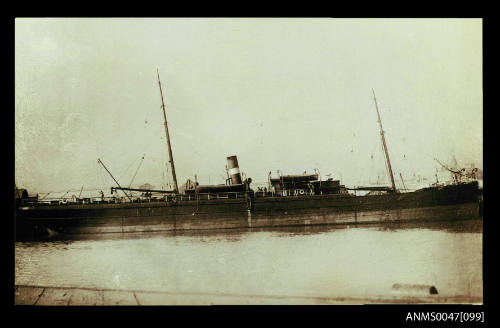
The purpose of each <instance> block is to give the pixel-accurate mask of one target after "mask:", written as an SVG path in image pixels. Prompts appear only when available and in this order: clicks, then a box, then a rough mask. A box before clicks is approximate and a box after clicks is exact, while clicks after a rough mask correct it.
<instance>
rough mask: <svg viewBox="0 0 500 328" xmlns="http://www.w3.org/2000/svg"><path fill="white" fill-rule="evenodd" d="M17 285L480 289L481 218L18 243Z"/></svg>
mask: <svg viewBox="0 0 500 328" xmlns="http://www.w3.org/2000/svg"><path fill="white" fill-rule="evenodd" d="M15 283H16V285H40V286H67V287H69V286H71V287H94V288H113V289H126V290H153V291H168V292H182V293H184V292H189V293H191V292H194V293H222V294H240V295H279V296H322V297H370V296H384V295H385V296H390V295H391V288H392V285H393V284H394V283H411V284H430V285H434V286H436V287H437V289H438V291H439V294H440V295H442V296H456V295H468V296H478V297H482V293H483V288H482V221H475V220H469V221H462V222H454V223H437V224H436V223H433V224H425V225H424V226H422V225H419V226H411V225H410V226H409V225H397V224H393V225H387V226H384V227H381V226H366V227H352V228H342V229H340V228H331V227H298V228H286V229H273V230H252V231H250V230H245V231H223V232H216V233H213V232H212V233H207V232H204V233H199V232H198V233H183V234H179V233H175V234H173V233H148V234H119V235H116V234H106V235H92V236H78V237H75V238H73V240H59V241H43V242H17V243H16V245H15Z"/></svg>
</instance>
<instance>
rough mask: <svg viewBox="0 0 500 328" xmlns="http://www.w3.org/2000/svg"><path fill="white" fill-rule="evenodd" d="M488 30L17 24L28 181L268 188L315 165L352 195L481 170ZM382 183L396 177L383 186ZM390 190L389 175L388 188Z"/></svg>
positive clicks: (192, 22) (18, 148)
mask: <svg viewBox="0 0 500 328" xmlns="http://www.w3.org/2000/svg"><path fill="white" fill-rule="evenodd" d="M481 30H482V23H481V20H480V19H181V18H178V19H16V29H15V106H16V107H15V156H16V158H15V177H16V184H17V185H18V186H22V187H26V188H28V189H29V190H35V191H38V192H49V191H66V190H68V189H72V190H75V189H77V190H78V189H80V188H81V186H82V185H83V186H84V188H109V187H110V186H111V185H113V182H112V180H111V179H110V178H109V176H108V175H107V173H106V172H105V171H104V169H103V168H102V167H101V166H100V165H99V164H97V158H101V159H102V160H103V162H104V163H105V164H106V165H107V167H108V168H109V169H110V170H111V172H112V173H113V174H114V175H115V177H116V178H117V179H118V181H119V182H120V184H122V185H125V186H128V185H129V184H130V182H131V180H132V177H133V176H134V173H135V171H136V169H137V167H138V166H139V163H140V157H141V156H142V155H144V154H145V159H144V162H143V163H142V166H141V168H140V170H139V171H138V173H137V176H136V178H135V180H134V183H133V185H138V184H142V183H145V182H148V183H150V184H152V185H154V186H156V187H161V185H162V183H163V175H165V180H166V181H171V180H172V179H171V178H170V170H169V171H168V172H166V166H165V162H166V159H167V156H168V155H167V148H166V143H165V132H164V127H163V114H162V112H161V107H160V106H161V99H160V93H159V88H158V82H157V77H156V69H157V68H158V70H159V72H160V77H161V81H162V85H163V87H164V90H163V92H164V97H165V101H166V106H167V118H168V122H169V128H170V137H171V140H172V150H173V156H174V160H175V165H176V171H177V180H178V181H179V185H180V184H182V183H183V182H184V181H185V180H186V179H187V178H189V177H190V178H193V176H194V174H197V175H198V180H199V181H200V183H202V184H205V183H209V182H210V183H212V184H215V183H223V182H224V176H225V169H224V166H225V165H226V157H227V156H229V155H237V156H238V159H239V164H240V168H241V170H242V171H243V172H245V173H246V175H247V176H249V177H252V179H253V180H254V181H256V182H266V181H267V173H268V172H269V171H272V172H273V175H274V176H276V170H277V169H279V170H281V172H283V174H297V173H302V172H303V171H305V170H307V172H311V173H312V172H313V169H314V168H318V169H319V170H320V172H321V174H323V175H325V174H328V173H331V174H332V176H333V177H335V178H341V179H342V181H343V183H345V184H347V185H359V184H367V183H369V182H373V181H374V180H376V176H377V175H384V174H385V173H384V172H385V166H384V159H383V155H382V149H381V145H380V135H379V127H378V124H377V116H376V111H375V106H374V102H373V95H372V88H373V89H374V90H375V93H376V95H377V99H378V102H379V108H380V111H381V116H382V120H383V124H384V130H385V131H386V137H387V144H388V147H389V152H390V155H391V161H392V165H393V170H394V172H395V174H396V175H398V176H399V172H401V173H402V174H403V176H406V177H408V178H410V177H411V176H412V175H413V174H420V175H423V176H427V177H433V176H434V173H435V169H436V167H438V165H437V163H436V162H435V161H433V159H432V158H433V157H437V158H439V159H441V160H442V161H444V162H447V163H451V159H452V158H453V157H455V158H456V160H457V162H458V163H459V165H462V166H470V165H471V163H474V164H475V165H477V166H479V167H482V156H483V154H482V147H483V129H482V120H483V101H482V32H481ZM385 178H387V177H386V176H385ZM387 181H388V180H387Z"/></svg>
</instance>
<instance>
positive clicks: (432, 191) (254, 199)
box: [16, 74, 482, 238]
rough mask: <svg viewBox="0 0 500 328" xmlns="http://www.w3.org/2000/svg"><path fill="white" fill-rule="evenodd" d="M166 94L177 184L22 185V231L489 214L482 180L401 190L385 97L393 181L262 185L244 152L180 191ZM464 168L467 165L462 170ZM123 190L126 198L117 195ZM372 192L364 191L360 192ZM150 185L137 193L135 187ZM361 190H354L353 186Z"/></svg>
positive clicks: (292, 179) (291, 178) (298, 178)
mask: <svg viewBox="0 0 500 328" xmlns="http://www.w3.org/2000/svg"><path fill="white" fill-rule="evenodd" d="M158 84H159V87H160V95H161V99H162V109H163V116H164V125H165V133H166V140H167V148H168V154H169V163H170V168H171V172H172V177H173V182H174V188H173V190H169V191H165V190H153V189H134V188H124V187H121V186H120V184H119V183H118V181H117V180H116V179H115V178H114V177H113V175H112V174H111V172H110V171H109V170H108V169H107V168H106V166H105V165H104V163H103V162H102V161H101V160H100V159H98V162H99V163H100V164H101V165H102V166H103V168H104V169H105V170H106V171H107V172H108V173H109V175H110V176H111V177H112V178H113V180H114V181H115V182H116V185H117V186H116V187H111V193H112V194H113V195H114V196H113V197H111V198H110V197H104V196H102V197H101V198H100V199H95V198H83V199H82V198H79V197H78V198H73V199H69V200H67V199H66V200H55V201H52V202H51V203H49V204H47V203H44V202H42V201H40V200H38V199H37V198H35V199H34V198H32V197H31V198H30V197H28V193H27V191H26V190H21V189H17V187H16V204H17V205H16V235H17V238H24V237H28V236H33V235H38V234H42V235H47V234H50V235H56V234H65V233H68V234H71V233H76V234H85V233H124V232H148V231H179V230H190V229H227V228H254V227H276V226H297V225H300V226H304V225H305V226H307V225H320V224H326V225H356V224H366V223H386V222H403V221H414V220H460V219H475V218H478V217H482V193H481V190H480V189H479V186H478V182H477V181H474V180H473V179H472V180H473V181H470V180H471V179H469V181H466V182H462V181H459V180H458V178H457V179H455V181H454V183H453V184H449V185H439V184H435V185H433V186H430V187H427V188H423V189H419V190H416V191H413V192H400V191H398V190H397V189H396V185H395V182H394V176H393V172H392V166H391V162H390V159H389V154H388V151H387V144H386V141H385V136H384V130H383V127H382V121H381V119H380V113H379V110H378V105H377V100H376V98H375V93H374V92H373V96H374V101H375V107H376V110H377V116H378V123H379V125H380V135H381V141H382V146H383V150H384V155H385V160H386V164H387V170H388V174H389V176H390V178H391V186H390V187H389V186H387V187H356V188H347V187H346V186H345V185H342V184H340V181H339V180H333V179H331V178H329V179H327V180H325V181H322V179H321V176H320V175H319V173H317V174H299V175H281V174H280V175H279V177H277V178H272V177H271V172H269V179H268V188H264V189H261V188H259V190H258V191H254V190H252V189H251V188H250V185H251V182H252V179H251V178H246V179H244V180H243V179H242V175H241V173H240V170H239V164H238V160H237V157H236V156H229V157H227V169H228V172H227V173H228V179H227V180H226V183H225V184H221V185H199V184H198V183H197V182H196V179H195V181H194V182H193V181H191V180H188V181H187V182H186V184H185V185H183V187H182V188H181V191H179V188H178V185H177V177H176V173H175V165H174V160H173V155H172V149H171V144H170V136H169V132H168V125H167V117H166V112H165V104H164V102H163V93H162V88H161V83H160V77H159V74H158ZM454 173H455V174H457V175H460V172H454ZM119 190H120V191H121V192H123V193H124V195H125V196H126V199H123V198H121V197H117V192H118V191H119ZM358 190H359V191H368V194H366V195H364V196H359V195H357V191H358ZM137 191H139V192H142V193H143V197H141V198H134V197H132V196H131V195H130V194H129V193H128V192H137ZM353 191H354V193H352V192H353Z"/></svg>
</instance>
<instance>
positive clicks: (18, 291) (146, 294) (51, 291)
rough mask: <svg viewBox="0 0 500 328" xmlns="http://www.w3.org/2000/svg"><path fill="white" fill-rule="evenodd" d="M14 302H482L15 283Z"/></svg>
mask: <svg viewBox="0 0 500 328" xmlns="http://www.w3.org/2000/svg"><path fill="white" fill-rule="evenodd" d="M14 304H15V305H31V306H45V305H48V306H81V305H85V306H92V305H94V306H109V305H127V306H133V305H135V306H137V305H141V306H144V305H363V304H475V305H481V304H483V298H482V297H473V296H452V297H448V296H439V295H431V296H421V297H420V296H411V295H403V296H400V295H398V296H396V295H395V296H386V297H373V298H352V297H332V298H329V297H309V296H275V295H237V294H209V293H177V292H175V293H174V292H159V291H140V290H121V289H105V288H103V289H101V288H86V287H54V286H27V285H16V286H15V300H14Z"/></svg>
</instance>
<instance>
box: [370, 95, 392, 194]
mask: <svg viewBox="0 0 500 328" xmlns="http://www.w3.org/2000/svg"><path fill="white" fill-rule="evenodd" d="M372 92H373V100H374V101H375V109H376V110H377V117H378V124H379V125H380V137H381V138H382V147H383V148H384V154H385V160H386V163H387V171H388V173H389V176H390V177H391V184H392V190H393V191H394V192H397V191H396V184H395V183H394V175H393V174H392V166H391V160H390V159H389V152H388V151H387V144H386V142H385V135H384V128H383V127H382V120H381V119H380V112H379V110H378V104H377V97H375V91H374V90H373V89H372Z"/></svg>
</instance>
